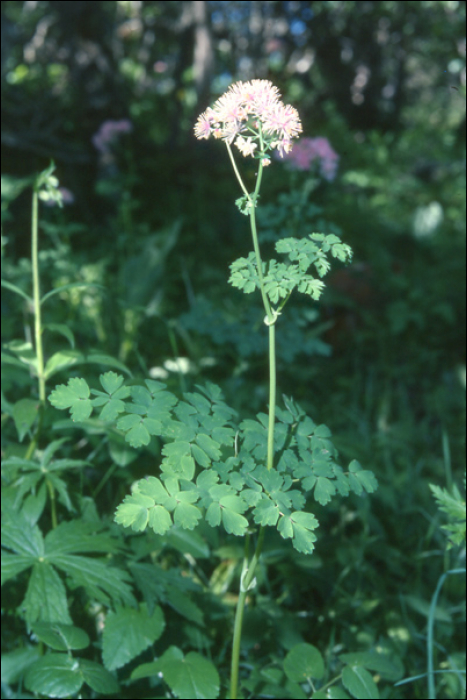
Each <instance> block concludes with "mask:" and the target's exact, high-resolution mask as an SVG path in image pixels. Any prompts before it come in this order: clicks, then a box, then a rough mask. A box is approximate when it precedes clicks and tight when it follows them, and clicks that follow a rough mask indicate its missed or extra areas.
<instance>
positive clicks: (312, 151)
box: [285, 136, 339, 182]
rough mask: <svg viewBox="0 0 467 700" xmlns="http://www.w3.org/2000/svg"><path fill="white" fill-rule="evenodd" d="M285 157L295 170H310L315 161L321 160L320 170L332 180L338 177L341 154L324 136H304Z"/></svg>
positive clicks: (326, 178) (323, 175) (326, 177)
mask: <svg viewBox="0 0 467 700" xmlns="http://www.w3.org/2000/svg"><path fill="white" fill-rule="evenodd" d="M285 159H286V160H287V162H288V163H289V166H290V167H291V168H292V169H293V170H310V169H311V166H312V163H313V162H314V161H319V166H320V172H321V175H322V177H324V178H325V180H329V182H331V181H332V180H334V178H335V177H336V172H337V165H338V162H339V156H338V155H337V153H336V152H335V151H334V150H333V148H332V147H331V144H330V143H329V141H328V140H327V139H326V138H324V137H323V136H319V137H317V138H315V139H310V138H304V139H300V141H298V143H296V144H294V146H293V148H292V150H291V151H290V152H289V153H287V154H286V155H285Z"/></svg>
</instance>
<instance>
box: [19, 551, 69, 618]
mask: <svg viewBox="0 0 467 700" xmlns="http://www.w3.org/2000/svg"><path fill="white" fill-rule="evenodd" d="M21 607H22V609H23V610H24V611H25V617H26V620H27V622H28V623H29V624H31V623H33V622H36V621H41V622H63V623H64V624H66V625H71V624H73V621H72V619H71V617H70V615H69V613H68V602H67V596H66V591H65V586H64V585H63V583H62V580H61V579H60V577H59V575H58V574H57V572H56V571H55V569H54V568H53V566H51V565H50V564H49V563H48V562H47V561H38V562H36V563H35V564H34V566H33V567H32V572H31V576H30V577H29V582H28V587H27V591H26V596H25V598H24V601H23V603H22V605H21Z"/></svg>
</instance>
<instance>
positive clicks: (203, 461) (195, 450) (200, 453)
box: [191, 443, 211, 468]
mask: <svg viewBox="0 0 467 700" xmlns="http://www.w3.org/2000/svg"><path fill="white" fill-rule="evenodd" d="M191 453H192V455H193V457H194V458H195V459H196V461H197V462H198V464H199V465H200V467H204V468H207V467H210V466H211V460H210V458H209V457H208V455H207V454H206V452H205V451H204V450H202V449H201V448H200V447H199V446H198V445H195V444H194V443H193V444H192V445H191Z"/></svg>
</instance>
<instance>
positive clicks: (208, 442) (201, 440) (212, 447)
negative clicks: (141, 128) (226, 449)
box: [196, 433, 221, 460]
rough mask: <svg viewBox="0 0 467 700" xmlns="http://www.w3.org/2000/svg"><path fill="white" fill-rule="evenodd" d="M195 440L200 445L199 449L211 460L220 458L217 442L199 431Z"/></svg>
mask: <svg viewBox="0 0 467 700" xmlns="http://www.w3.org/2000/svg"><path fill="white" fill-rule="evenodd" d="M196 442H197V443H198V445H199V446H200V447H201V449H202V450H203V451H204V452H205V453H206V454H207V455H208V457H210V458H211V459H213V460H218V459H220V458H221V451H220V450H219V447H220V445H219V443H218V442H216V441H215V440H213V439H212V438H210V437H209V435H205V434H204V433H199V434H198V435H197V436H196Z"/></svg>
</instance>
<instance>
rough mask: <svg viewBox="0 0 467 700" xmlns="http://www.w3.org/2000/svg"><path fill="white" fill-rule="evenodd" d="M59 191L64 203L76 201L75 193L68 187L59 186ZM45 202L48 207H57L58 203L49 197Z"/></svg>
mask: <svg viewBox="0 0 467 700" xmlns="http://www.w3.org/2000/svg"><path fill="white" fill-rule="evenodd" d="M57 190H58V192H59V193H60V195H61V196H60V199H61V202H62V204H73V203H74V201H75V195H74V194H73V192H72V191H71V190H69V189H68V188H67V187H58V188H57ZM43 201H44V204H45V206H46V207H55V206H56V205H57V203H58V202H57V200H56V199H52V198H48V199H44V200H43Z"/></svg>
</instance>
